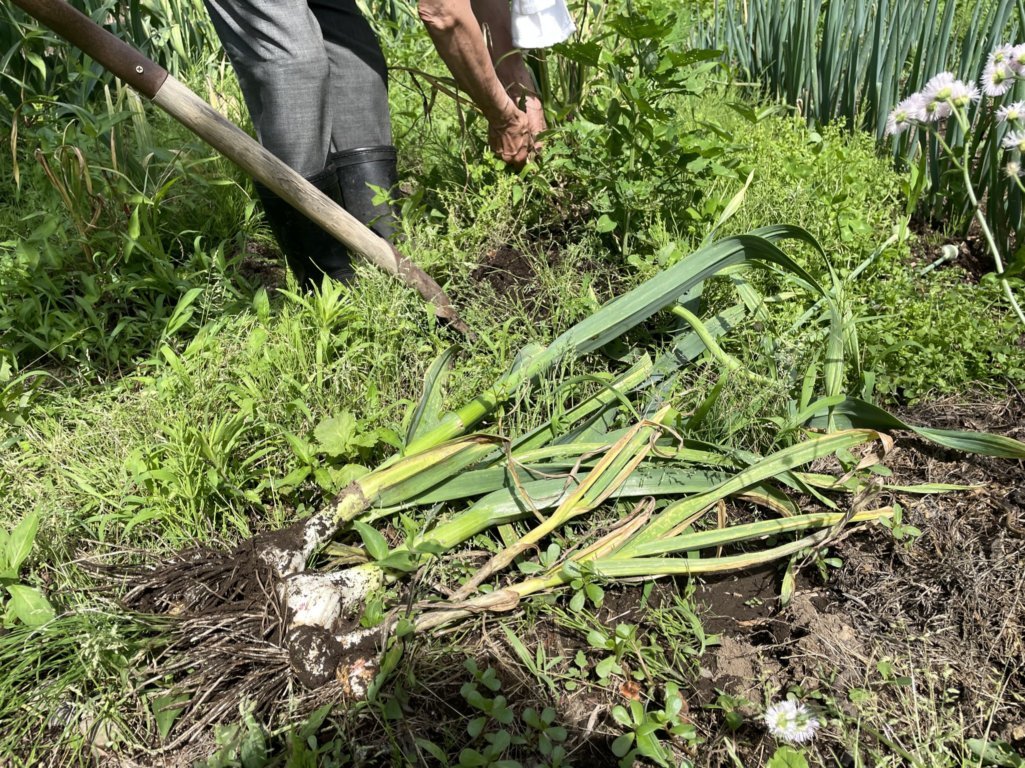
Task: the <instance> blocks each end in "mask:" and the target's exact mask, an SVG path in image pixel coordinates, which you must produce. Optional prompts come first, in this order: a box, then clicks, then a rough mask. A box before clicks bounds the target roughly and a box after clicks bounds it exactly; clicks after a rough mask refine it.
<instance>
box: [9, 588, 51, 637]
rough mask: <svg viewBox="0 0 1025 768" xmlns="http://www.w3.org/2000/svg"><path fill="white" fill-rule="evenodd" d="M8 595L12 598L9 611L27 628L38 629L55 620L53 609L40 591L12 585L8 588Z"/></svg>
mask: <svg viewBox="0 0 1025 768" xmlns="http://www.w3.org/2000/svg"><path fill="white" fill-rule="evenodd" d="M7 593H8V594H9V595H10V596H11V602H10V605H9V606H8V611H9V612H10V613H11V614H13V616H14V617H15V618H16V619H18V620H19V621H21V622H22V623H23V624H25V625H26V626H29V627H38V626H40V625H41V624H45V623H46V622H48V621H51V620H53V617H54V615H55V614H54V610H53V607H52V606H51V605H50V601H49V600H47V599H46V598H45V597H44V596H43V593H42V592H40V591H39V590H38V589H35V588H34V587H26V586H25V585H24V584H11V585H10V586H8V587H7Z"/></svg>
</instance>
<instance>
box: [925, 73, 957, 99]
mask: <svg viewBox="0 0 1025 768" xmlns="http://www.w3.org/2000/svg"><path fill="white" fill-rule="evenodd" d="M956 81H957V78H955V77H954V75H953V73H951V72H940V73H939V74H938V75H933V76H932V77H931V78H929V82H927V83H926V84H925V88H923V89H922V96H923V97H924V98H925V100H926V101H934V100H936V99H939V100H940V101H944V97H943V96H942V95H941V94H942V92H943V91H944V90H945V89H948V88H950V86H952V85H953V84H954V83H955V82H956Z"/></svg>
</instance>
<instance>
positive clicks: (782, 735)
mask: <svg viewBox="0 0 1025 768" xmlns="http://www.w3.org/2000/svg"><path fill="white" fill-rule="evenodd" d="M765 725H766V727H768V729H769V733H771V734H772V735H773V736H775V737H776V738H777V739H779V740H780V741H785V742H787V743H789V744H803V743H804V742H806V741H811V740H812V738H813V737H814V736H815V731H817V730H818V729H819V720H818V718H817V717H815V716H814V715H813V714H812V713H811V710H809V709H808V708H807V707H806V706H805V705H804V704H798V703H797V702H796V701H791V700H790V699H787V700H786V701H780V702H777V703H776V704H772V705H770V706H769V708H768V709H766V710H765Z"/></svg>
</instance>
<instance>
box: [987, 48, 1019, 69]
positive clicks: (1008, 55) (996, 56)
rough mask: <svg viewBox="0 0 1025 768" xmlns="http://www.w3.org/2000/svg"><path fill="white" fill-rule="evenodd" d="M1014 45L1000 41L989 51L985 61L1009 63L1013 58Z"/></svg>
mask: <svg viewBox="0 0 1025 768" xmlns="http://www.w3.org/2000/svg"><path fill="white" fill-rule="evenodd" d="M1014 49H1015V46H1013V45H1011V44H1010V43H1002V44H1001V45H998V46H997V47H996V48H994V49H993V50H992V51H990V52H989V58H987V59H986V61H988V62H990V63H997V64H1000V63H1005V64H1006V63H1010V61H1011V60H1012V59H1013V58H1014Z"/></svg>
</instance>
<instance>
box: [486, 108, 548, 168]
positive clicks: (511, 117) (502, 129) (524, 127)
mask: <svg viewBox="0 0 1025 768" xmlns="http://www.w3.org/2000/svg"><path fill="white" fill-rule="evenodd" d="M510 106H511V109H510V110H507V111H506V112H505V114H503V115H502V117H500V118H499V119H498V120H495V121H493V122H491V123H489V124H488V144H490V145H491V149H492V151H493V152H494V153H495V154H496V155H498V156H499V157H500V158H502V160H504V161H505V162H506V163H508V164H509V165H511V166H512V167H513V168H515V169H516V170H519V169H520V168H522V167H523V166H524V165H526V163H527V160H528V158H529V157H530V153H531V152H532V151H533V150H534V137H533V134H532V132H531V130H530V122H529V121H528V119H527V114H526V113H524V112H521V111H520V110H518V109H517V108H516V106H515V105H514V104H512V102H511V101H510ZM542 119H543V118H542Z"/></svg>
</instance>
